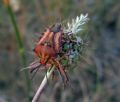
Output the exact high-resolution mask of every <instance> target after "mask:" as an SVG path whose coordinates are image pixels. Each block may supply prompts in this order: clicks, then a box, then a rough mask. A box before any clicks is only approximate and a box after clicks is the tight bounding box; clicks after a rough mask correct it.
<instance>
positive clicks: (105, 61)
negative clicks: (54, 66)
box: [0, 0, 120, 102]
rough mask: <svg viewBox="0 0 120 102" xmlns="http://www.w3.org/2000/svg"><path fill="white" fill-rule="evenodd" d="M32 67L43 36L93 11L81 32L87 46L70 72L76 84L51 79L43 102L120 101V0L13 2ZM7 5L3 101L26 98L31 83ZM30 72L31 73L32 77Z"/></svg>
mask: <svg viewBox="0 0 120 102" xmlns="http://www.w3.org/2000/svg"><path fill="white" fill-rule="evenodd" d="M11 1H14V4H13V5H12V6H11V7H12V9H13V13H14V16H15V19H16V23H17V25H18V28H19V31H20V34H21V37H22V40H23V44H24V48H25V52H26V54H25V55H26V57H27V65H28V64H29V63H30V62H32V61H33V60H34V55H33V54H32V53H33V52H32V49H33V48H34V45H35V40H37V38H38V36H39V34H35V33H39V32H40V34H41V33H42V32H43V31H44V29H45V28H46V27H48V26H49V25H52V24H54V23H56V22H67V21H69V20H71V19H72V18H74V17H76V16H79V15H80V14H81V13H83V14H86V13H88V14H89V18H90V20H89V24H87V25H88V26H86V28H85V30H84V31H83V32H82V33H85V34H86V35H87V40H88V45H87V47H86V51H85V53H84V55H82V57H81V59H80V61H78V64H77V65H76V64H75V65H74V66H73V70H72V71H70V72H69V75H70V78H71V86H72V87H73V89H72V88H70V87H69V86H68V87H66V88H65V89H64V88H63V86H62V84H61V83H62V82H61V81H57V80H54V81H52V80H51V81H49V84H48V86H47V87H46V88H45V90H44V92H43V94H42V96H41V98H40V102H120V0H11ZM13 28H14V27H13V25H12V22H11V20H10V17H9V14H8V12H7V9H6V7H5V5H4V3H3V1H2V0H0V102H26V100H27V97H28V96H27V91H26V90H27V87H28V86H27V85H26V80H25V75H24V71H23V72H20V69H21V68H23V67H26V66H24V65H23V64H22V61H21V57H20V55H19V52H18V47H17V43H16V37H15V32H14V29H13ZM45 73H46V72H45V71H42V72H41V71H39V72H38V73H37V75H36V76H35V78H34V79H33V80H31V86H32V89H31V92H30V93H29V95H30V96H31V98H32V96H33V95H34V93H35V92H36V90H37V88H38V86H39V84H40V83H41V81H42V78H43V77H44V74H45ZM29 76H31V75H29Z"/></svg>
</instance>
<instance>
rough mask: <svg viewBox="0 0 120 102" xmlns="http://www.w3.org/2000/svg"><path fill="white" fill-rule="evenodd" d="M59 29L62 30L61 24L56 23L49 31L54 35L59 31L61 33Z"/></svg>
mask: <svg viewBox="0 0 120 102" xmlns="http://www.w3.org/2000/svg"><path fill="white" fill-rule="evenodd" d="M61 28H62V26H61V24H60V23H56V24H54V25H53V26H52V27H51V28H50V30H51V31H52V32H54V33H57V32H59V31H61Z"/></svg>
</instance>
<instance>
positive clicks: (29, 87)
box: [6, 4, 31, 102]
mask: <svg viewBox="0 0 120 102" xmlns="http://www.w3.org/2000/svg"><path fill="white" fill-rule="evenodd" d="M6 7H7V11H8V14H9V16H10V20H11V22H12V25H13V28H14V31H15V34H16V41H17V44H18V48H19V54H20V56H21V58H22V63H23V65H24V66H26V56H25V50H24V47H23V43H22V39H21V36H20V32H19V29H18V27H17V23H16V21H15V17H14V14H13V11H12V8H11V6H10V5H9V4H8V5H7V6H6ZM25 78H26V84H27V95H28V102H30V98H31V97H30V92H31V83H30V78H29V74H28V71H25Z"/></svg>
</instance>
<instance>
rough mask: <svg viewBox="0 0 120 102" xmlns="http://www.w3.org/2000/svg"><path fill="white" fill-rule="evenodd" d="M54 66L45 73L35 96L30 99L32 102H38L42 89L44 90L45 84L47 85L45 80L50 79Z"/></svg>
mask: <svg viewBox="0 0 120 102" xmlns="http://www.w3.org/2000/svg"><path fill="white" fill-rule="evenodd" d="M54 69H55V66H53V67H52V68H51V69H50V70H48V71H47V74H46V75H45V77H44V79H43V81H42V83H41V84H40V86H39V88H38V90H37V92H36V94H35V96H34V97H33V99H32V102H38V100H39V98H40V95H41V94H42V91H43V89H44V88H45V86H46V84H47V80H48V79H49V78H50V76H51V74H52V72H53V71H54Z"/></svg>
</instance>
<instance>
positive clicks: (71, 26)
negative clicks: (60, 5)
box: [64, 14, 89, 35]
mask: <svg viewBox="0 0 120 102" xmlns="http://www.w3.org/2000/svg"><path fill="white" fill-rule="evenodd" d="M88 20H89V18H88V14H86V15H83V14H81V15H80V16H77V17H76V19H72V22H71V23H69V22H68V23H67V28H64V33H67V34H68V35H71V34H77V33H78V32H80V31H81V30H82V26H83V24H85V23H86V22H87V21H88Z"/></svg>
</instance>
